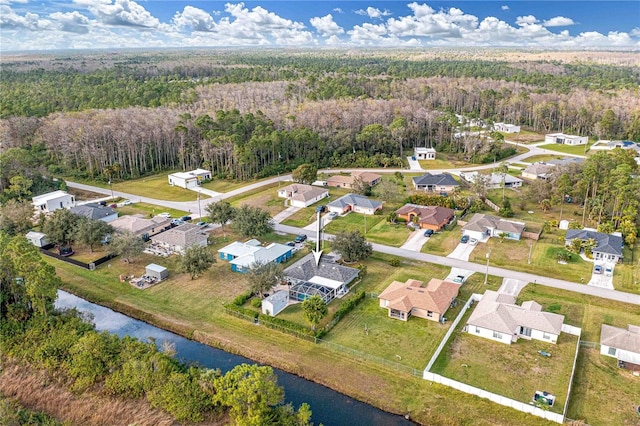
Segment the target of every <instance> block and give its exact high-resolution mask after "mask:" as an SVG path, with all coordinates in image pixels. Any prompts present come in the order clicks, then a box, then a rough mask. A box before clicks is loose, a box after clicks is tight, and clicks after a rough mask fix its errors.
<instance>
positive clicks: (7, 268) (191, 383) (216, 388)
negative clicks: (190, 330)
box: [0, 232, 311, 426]
mask: <svg viewBox="0 0 640 426" xmlns="http://www.w3.org/2000/svg"><path fill="white" fill-rule="evenodd" d="M0 271H2V273H1V274H0V354H1V357H0V362H2V365H3V366H4V367H7V366H9V365H16V364H17V365H21V370H24V369H35V370H37V371H44V372H45V373H46V374H45V375H44V376H43V379H42V380H43V381H45V382H48V383H53V384H56V385H57V386H59V387H60V389H64V390H65V392H67V391H68V392H71V393H74V394H76V395H84V396H85V397H86V398H89V399H92V400H93V401H94V402H93V404H96V405H95V406H94V407H93V410H94V411H100V409H101V408H102V407H100V406H99V405H100V404H99V403H98V402H97V401H101V400H103V401H104V403H107V404H110V406H109V407H110V411H111V415H112V416H113V417H111V418H110V419H111V420H106V419H102V420H101V421H98V422H99V423H103V424H108V423H110V422H112V421H114V422H116V424H117V421H116V420H115V418H121V417H120V416H121V415H122V413H121V412H119V408H120V409H121V408H122V407H121V406H118V402H119V401H121V400H128V401H138V402H139V403H140V406H143V407H144V406H150V407H153V408H156V409H159V410H161V411H163V412H166V413H168V414H169V415H170V416H171V417H172V418H173V419H175V420H176V421H179V422H183V423H184V422H186V423H198V422H202V421H207V422H208V423H209V424H217V423H220V424H222V423H228V419H229V418H231V419H233V422H234V424H238V425H247V426H249V425H255V426H261V425H264V424H273V425H288V426H305V425H307V426H308V425H309V424H310V418H311V410H310V409H309V406H308V405H307V404H303V405H302V406H301V407H300V408H299V409H298V410H296V409H294V407H292V406H291V405H285V404H283V400H284V391H283V389H282V388H281V387H280V386H278V384H277V378H276V376H275V373H274V372H273V370H272V369H271V367H268V366H258V365H247V364H242V365H239V366H237V367H235V368H233V369H232V370H230V371H229V372H227V373H225V374H222V373H221V372H220V371H219V370H209V369H203V368H198V367H194V366H189V365H185V364H183V363H181V362H179V361H178V360H176V359H175V358H174V357H173V355H174V352H173V349H172V348H171V347H164V348H163V350H162V351H161V350H159V349H158V348H157V347H156V345H155V343H154V342H141V341H138V340H136V339H134V338H131V337H128V336H127V337H124V338H119V337H118V336H116V335H112V334H109V333H107V332H102V333H99V332H97V331H96V330H95V329H94V327H93V325H92V324H91V323H90V322H88V321H87V319H86V318H84V317H83V316H82V315H80V314H79V313H78V312H77V311H75V310H71V311H63V312H59V311H55V310H54V309H53V302H54V300H55V298H56V291H57V287H58V285H59V278H58V277H57V276H56V272H55V269H54V268H53V266H51V265H48V264H47V263H46V262H45V261H44V260H42V258H41V255H40V253H39V251H38V249H37V248H36V247H35V246H33V245H32V244H31V243H30V242H28V241H27V240H26V239H25V238H24V237H21V236H18V237H9V236H7V235H6V234H5V233H3V232H0ZM4 367H3V369H2V370H3V371H0V373H1V374H5V375H10V374H11V372H7V371H4V370H5V368H4ZM6 370H9V371H11V369H10V368H6ZM4 379H5V382H6V381H9V382H10V381H11V380H12V378H11V377H9V378H6V377H5V378H4ZM38 387H39V386H38ZM33 392H34V393H37V391H36V389H35V387H34V389H33ZM28 398H30V399H33V400H37V399H39V395H34V394H30V395H28ZM66 402H67V403H68V401H66ZM111 404H113V405H111ZM50 406H51V405H50ZM72 411H73V410H72ZM76 414H77V413H68V412H67V415H69V416H74V415H76ZM62 420H64V419H62ZM95 420H96V419H95V418H94V421H95ZM152 422H153V420H150V419H146V420H145V423H146V424H151V423H152ZM79 424H82V422H79ZM164 424H167V423H164Z"/></svg>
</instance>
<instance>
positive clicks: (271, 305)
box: [262, 290, 289, 317]
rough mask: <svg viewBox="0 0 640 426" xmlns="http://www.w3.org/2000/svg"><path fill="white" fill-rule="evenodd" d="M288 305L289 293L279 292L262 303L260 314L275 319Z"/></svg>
mask: <svg viewBox="0 0 640 426" xmlns="http://www.w3.org/2000/svg"><path fill="white" fill-rule="evenodd" d="M288 304H289V292H288V291H286V290H279V291H276V292H275V293H273V294H272V295H271V296H269V297H266V298H265V299H264V300H263V301H262V313H263V314H264V315H269V316H272V317H275V316H276V315H278V314H279V313H280V312H282V310H283V309H284V308H286V307H287V305H288Z"/></svg>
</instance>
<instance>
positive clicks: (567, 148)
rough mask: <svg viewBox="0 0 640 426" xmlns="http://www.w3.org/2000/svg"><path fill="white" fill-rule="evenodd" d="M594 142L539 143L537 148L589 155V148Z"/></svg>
mask: <svg viewBox="0 0 640 426" xmlns="http://www.w3.org/2000/svg"><path fill="white" fill-rule="evenodd" d="M594 143H595V142H593V141H590V142H588V143H587V145H586V147H585V145H565V144H560V143H548V144H544V145H540V146H539V148H542V149H548V150H551V151H558V152H563V153H565V154H574V155H589V148H591V145H593V144H594Z"/></svg>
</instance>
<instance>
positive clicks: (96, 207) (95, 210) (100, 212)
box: [70, 203, 116, 220]
mask: <svg viewBox="0 0 640 426" xmlns="http://www.w3.org/2000/svg"><path fill="white" fill-rule="evenodd" d="M70 210H71V213H74V214H77V215H79V216H84V217H87V218H89V219H93V220H99V219H102V218H105V217H108V216H111V215H113V214H116V211H115V210H114V209H112V208H111V207H107V206H101V205H100V204H96V203H87V204H83V205H81V206H75V207H71V209H70Z"/></svg>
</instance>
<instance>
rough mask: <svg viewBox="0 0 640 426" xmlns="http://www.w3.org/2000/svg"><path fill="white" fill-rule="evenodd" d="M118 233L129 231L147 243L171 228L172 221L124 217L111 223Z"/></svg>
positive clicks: (139, 216) (137, 216) (163, 218)
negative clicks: (153, 236)
mask: <svg viewBox="0 0 640 426" xmlns="http://www.w3.org/2000/svg"><path fill="white" fill-rule="evenodd" d="M109 224H110V225H111V226H113V227H114V228H115V229H116V230H118V231H128V232H131V233H133V234H135V235H138V236H140V237H142V239H143V240H145V241H147V240H148V239H149V237H150V236H152V235H156V234H158V233H160V232H162V231H165V230H167V229H169V228H171V219H167V218H165V217H162V216H154V217H152V218H150V219H147V218H145V217H144V216H143V215H141V214H135V215H127V216H122V217H119V218H117V219H116V220H114V221H113V222H111V223H109Z"/></svg>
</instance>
